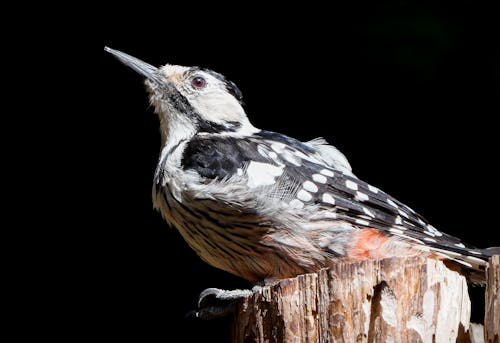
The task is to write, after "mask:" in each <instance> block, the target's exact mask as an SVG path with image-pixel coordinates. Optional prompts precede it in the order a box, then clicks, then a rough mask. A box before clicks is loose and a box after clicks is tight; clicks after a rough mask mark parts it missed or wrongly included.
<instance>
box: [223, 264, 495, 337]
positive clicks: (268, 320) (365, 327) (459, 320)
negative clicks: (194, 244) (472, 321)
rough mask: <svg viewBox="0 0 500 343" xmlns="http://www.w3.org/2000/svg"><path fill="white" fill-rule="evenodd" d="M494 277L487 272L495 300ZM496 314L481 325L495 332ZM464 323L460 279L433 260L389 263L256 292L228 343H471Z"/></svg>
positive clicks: (343, 268)
mask: <svg viewBox="0 0 500 343" xmlns="http://www.w3.org/2000/svg"><path fill="white" fill-rule="evenodd" d="M496 261H497V262H498V260H496ZM495 270H496V272H495V271H493V269H490V270H489V272H490V274H491V276H490V279H491V278H495V280H496V281H497V282H496V289H494V290H493V291H494V292H497V293H496V294H497V295H496V297H498V285H499V283H498V279H499V275H500V274H499V273H498V268H497V269H495ZM489 292H490V293H491V292H492V291H489ZM488 304H491V306H497V307H498V306H499V304H500V303H499V300H498V298H494V299H492V301H491V303H488ZM498 313H499V312H498V311H497V316H496V317H488V318H489V319H488V320H491V321H494V322H495V321H496V323H497V324H498V322H499V320H498ZM469 318H470V301H469V295H468V291H467V283H466V281H465V278H464V277H463V276H461V275H460V274H458V273H456V272H454V271H451V270H449V269H448V268H446V267H445V266H444V264H443V263H442V262H440V261H437V260H433V259H425V258H420V257H412V258H391V259H385V260H379V261H363V262H358V263H342V264H338V265H335V266H333V267H332V268H330V269H325V270H321V271H320V272H319V273H317V274H316V273H315V274H306V275H300V276H298V277H296V278H292V279H285V280H281V281H280V282H279V283H277V284H275V285H272V286H267V287H263V288H262V289H261V290H259V291H257V292H255V293H254V294H252V295H251V296H249V297H248V298H247V299H246V300H245V301H244V302H243V303H242V304H241V305H240V308H239V309H238V310H237V315H236V318H235V321H234V327H233V342H234V343H243V342H245V343H248V342H258V343H261V342H262V343H264V342H266V343H291V342H294V343H295V342H297V343H313V342H321V343H323V342H349V343H351V342H368V343H371V342H438V343H439V342H455V341H457V339H458V340H460V341H468V342H470V341H471V338H470V337H469V334H468V333H467V331H468V330H469ZM492 327H493V326H492ZM496 327H498V326H496ZM493 330H495V329H493ZM471 337H472V335H471ZM491 337H497V336H491ZM495 339H497V338H495ZM492 342H498V340H497V341H494V340H493V341H492Z"/></svg>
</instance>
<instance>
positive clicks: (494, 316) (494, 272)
mask: <svg viewBox="0 0 500 343" xmlns="http://www.w3.org/2000/svg"><path fill="white" fill-rule="evenodd" d="M484 325H485V327H486V330H485V331H486V342H489V343H500V255H496V256H493V257H492V258H491V259H490V263H489V265H488V268H487V270H486V299H485V315H484Z"/></svg>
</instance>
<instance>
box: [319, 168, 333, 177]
mask: <svg viewBox="0 0 500 343" xmlns="http://www.w3.org/2000/svg"><path fill="white" fill-rule="evenodd" d="M320 173H321V174H323V175H326V176H329V177H333V176H334V175H335V174H333V172H332V171H331V170H328V169H322V170H321V171H320Z"/></svg>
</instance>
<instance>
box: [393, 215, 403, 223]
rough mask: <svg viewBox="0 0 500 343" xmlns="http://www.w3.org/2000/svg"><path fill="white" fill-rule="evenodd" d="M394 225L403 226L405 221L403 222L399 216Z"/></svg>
mask: <svg viewBox="0 0 500 343" xmlns="http://www.w3.org/2000/svg"><path fill="white" fill-rule="evenodd" d="M394 223H395V224H397V225H401V224H403V220H401V217H400V216H397V217H396V219H395V220H394Z"/></svg>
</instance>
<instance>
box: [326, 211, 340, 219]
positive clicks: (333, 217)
mask: <svg viewBox="0 0 500 343" xmlns="http://www.w3.org/2000/svg"><path fill="white" fill-rule="evenodd" d="M323 217H324V218H328V219H330V218H331V219H337V213H333V212H325V213H324V214H323Z"/></svg>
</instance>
